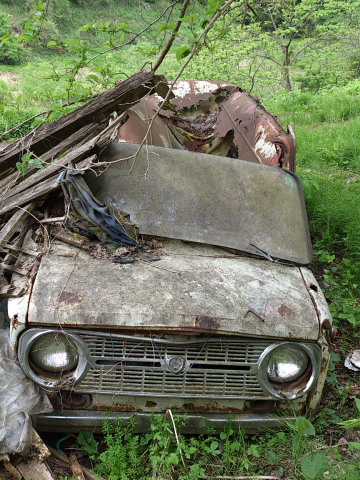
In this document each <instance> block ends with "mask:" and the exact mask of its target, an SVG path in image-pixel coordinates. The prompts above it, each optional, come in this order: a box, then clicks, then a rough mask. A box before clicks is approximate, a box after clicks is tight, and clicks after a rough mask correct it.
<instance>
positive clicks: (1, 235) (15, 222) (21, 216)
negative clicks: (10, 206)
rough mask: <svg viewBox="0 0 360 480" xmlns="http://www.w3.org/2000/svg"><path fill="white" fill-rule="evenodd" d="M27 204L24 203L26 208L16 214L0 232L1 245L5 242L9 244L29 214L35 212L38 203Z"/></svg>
mask: <svg viewBox="0 0 360 480" xmlns="http://www.w3.org/2000/svg"><path fill="white" fill-rule="evenodd" d="M27 203H28V202H26V201H25V202H24V203H22V205H24V207H23V208H22V209H20V210H18V211H17V212H15V213H14V215H13V216H12V217H11V218H10V219H9V220H8V222H7V223H6V224H5V226H4V227H3V228H2V229H1V230H0V245H1V244H3V243H4V242H7V241H8V240H9V239H10V238H11V237H12V236H13V234H14V233H16V231H17V230H18V229H19V227H20V226H21V224H22V222H23V221H24V220H25V218H27V216H28V215H29V213H31V212H32V211H33V210H34V208H35V206H36V203H34V202H32V203H29V204H28V205H26V204H27Z"/></svg>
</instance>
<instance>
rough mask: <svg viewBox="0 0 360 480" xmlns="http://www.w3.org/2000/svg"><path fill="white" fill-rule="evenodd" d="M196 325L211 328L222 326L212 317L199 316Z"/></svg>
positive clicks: (215, 328)
mask: <svg viewBox="0 0 360 480" xmlns="http://www.w3.org/2000/svg"><path fill="white" fill-rule="evenodd" d="M195 326H196V327H199V328H205V329H209V330H217V329H218V328H220V323H219V322H218V321H217V320H216V319H215V318H212V317H206V316H198V317H196V319H195Z"/></svg>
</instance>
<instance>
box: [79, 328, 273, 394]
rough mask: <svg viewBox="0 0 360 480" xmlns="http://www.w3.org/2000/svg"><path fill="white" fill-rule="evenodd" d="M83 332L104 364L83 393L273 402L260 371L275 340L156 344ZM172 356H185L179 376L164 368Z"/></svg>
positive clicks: (94, 371)
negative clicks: (263, 357) (259, 365)
mask: <svg viewBox="0 0 360 480" xmlns="http://www.w3.org/2000/svg"><path fill="white" fill-rule="evenodd" d="M78 334H79V335H80V336H81V337H82V339H83V340H84V342H85V343H86V344H87V345H88V347H89V350H90V353H91V356H92V358H93V360H94V361H98V362H100V363H97V364H96V367H95V366H94V367H90V369H89V372H88V374H87V376H86V377H85V378H84V379H83V380H82V382H81V383H80V384H79V385H77V386H76V388H75V389H76V390H77V391H81V392H89V391H90V392H92V393H99V394H109V395H122V394H123V395H129V394H134V395H137V396H147V395H148V396H175V397H179V396H181V397H192V398H196V397H200V398H204V397H205V398H243V399H254V398H255V399H267V398H269V397H268V395H267V394H265V393H264V392H263V390H262V389H261V387H260V385H259V383H258V381H257V377H256V374H255V368H254V367H256V365H257V361H258V359H259V356H260V355H261V353H262V352H263V350H264V349H265V348H266V347H267V346H268V345H270V344H271V343H272V342H271V341H264V340H259V341H256V340H254V339H243V338H226V337H222V338H219V339H212V340H208V341H206V339H199V340H197V341H195V342H194V341H192V342H185V341H175V340H174V341H171V340H168V341H166V340H164V339H162V340H161V341H159V342H156V343H155V340H154V341H151V339H147V338H144V339H142V338H139V337H136V338H134V339H132V338H131V337H129V336H121V335H118V334H117V335H115V334H114V335H110V334H108V335H106V334H103V333H101V334H97V333H96V332H94V333H88V332H87V333H84V332H81V333H80V332H78ZM179 338H181V337H179ZM171 356H181V357H183V358H185V361H186V365H187V366H186V368H185V371H186V373H185V374H182V375H174V374H172V373H171V372H170V371H169V370H167V369H166V367H164V363H165V357H171ZM106 362H108V363H106ZM127 363H129V364H127ZM137 363H138V365H137ZM153 364H154V365H153ZM159 365H161V366H159ZM227 367H228V368H227Z"/></svg>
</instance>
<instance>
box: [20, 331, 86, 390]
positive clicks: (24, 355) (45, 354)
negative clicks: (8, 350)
mask: <svg viewBox="0 0 360 480" xmlns="http://www.w3.org/2000/svg"><path fill="white" fill-rule="evenodd" d="M18 359H19V363H20V365H21V368H22V369H23V370H24V372H25V373H26V375H27V376H28V377H29V378H31V380H33V381H34V382H36V383H37V384H39V385H41V386H42V387H43V388H45V389H49V390H57V389H61V388H66V387H68V386H71V387H72V386H74V385H76V384H77V383H79V382H81V380H82V379H83V378H84V377H85V376H86V374H87V372H88V369H89V365H90V363H91V354H90V351H89V348H88V346H87V345H86V343H85V342H84V341H83V340H82V338H81V336H80V335H78V334H74V333H72V332H70V331H68V330H52V329H42V328H31V329H29V330H26V331H25V332H23V333H22V335H21V337H20V339H19V345H18Z"/></svg>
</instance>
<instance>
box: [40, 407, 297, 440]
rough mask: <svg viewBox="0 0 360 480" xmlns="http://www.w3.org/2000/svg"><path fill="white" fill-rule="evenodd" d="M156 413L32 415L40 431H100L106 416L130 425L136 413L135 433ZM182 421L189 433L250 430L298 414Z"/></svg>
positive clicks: (273, 426)
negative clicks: (234, 429) (236, 428)
mask: <svg viewBox="0 0 360 480" xmlns="http://www.w3.org/2000/svg"><path fill="white" fill-rule="evenodd" d="M154 415H156V414H150V413H132V412H116V413H115V412H111V413H108V412H89V411H76V412H74V411H65V410H63V411H54V412H52V413H50V414H39V415H33V417H32V419H33V423H34V427H35V428H36V429H37V430H39V431H43V432H46V431H49V432H56V431H59V432H64V431H66V432H79V431H81V430H91V431H93V432H101V431H102V427H103V423H104V420H109V421H114V420H121V421H122V423H123V425H127V424H128V423H129V421H130V419H131V418H132V417H135V429H134V433H143V432H146V431H148V430H149V429H150V425H151V420H152V418H153V416H154ZM176 416H177V417H180V418H181V419H182V421H181V422H180V424H181V426H180V427H179V430H180V432H182V433H188V434H200V433H209V432H214V433H219V432H221V431H223V429H224V428H225V427H226V425H229V423H231V425H232V426H233V427H234V426H235V427H239V428H242V429H243V430H245V431H247V432H259V431H264V430H270V429H271V430H274V429H283V428H284V427H285V426H286V425H287V423H288V422H293V421H294V420H295V417H292V416H279V415H274V414H272V415H271V414H242V415H227V416H225V415H222V414H206V415H205V414H186V415H184V414H176Z"/></svg>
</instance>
